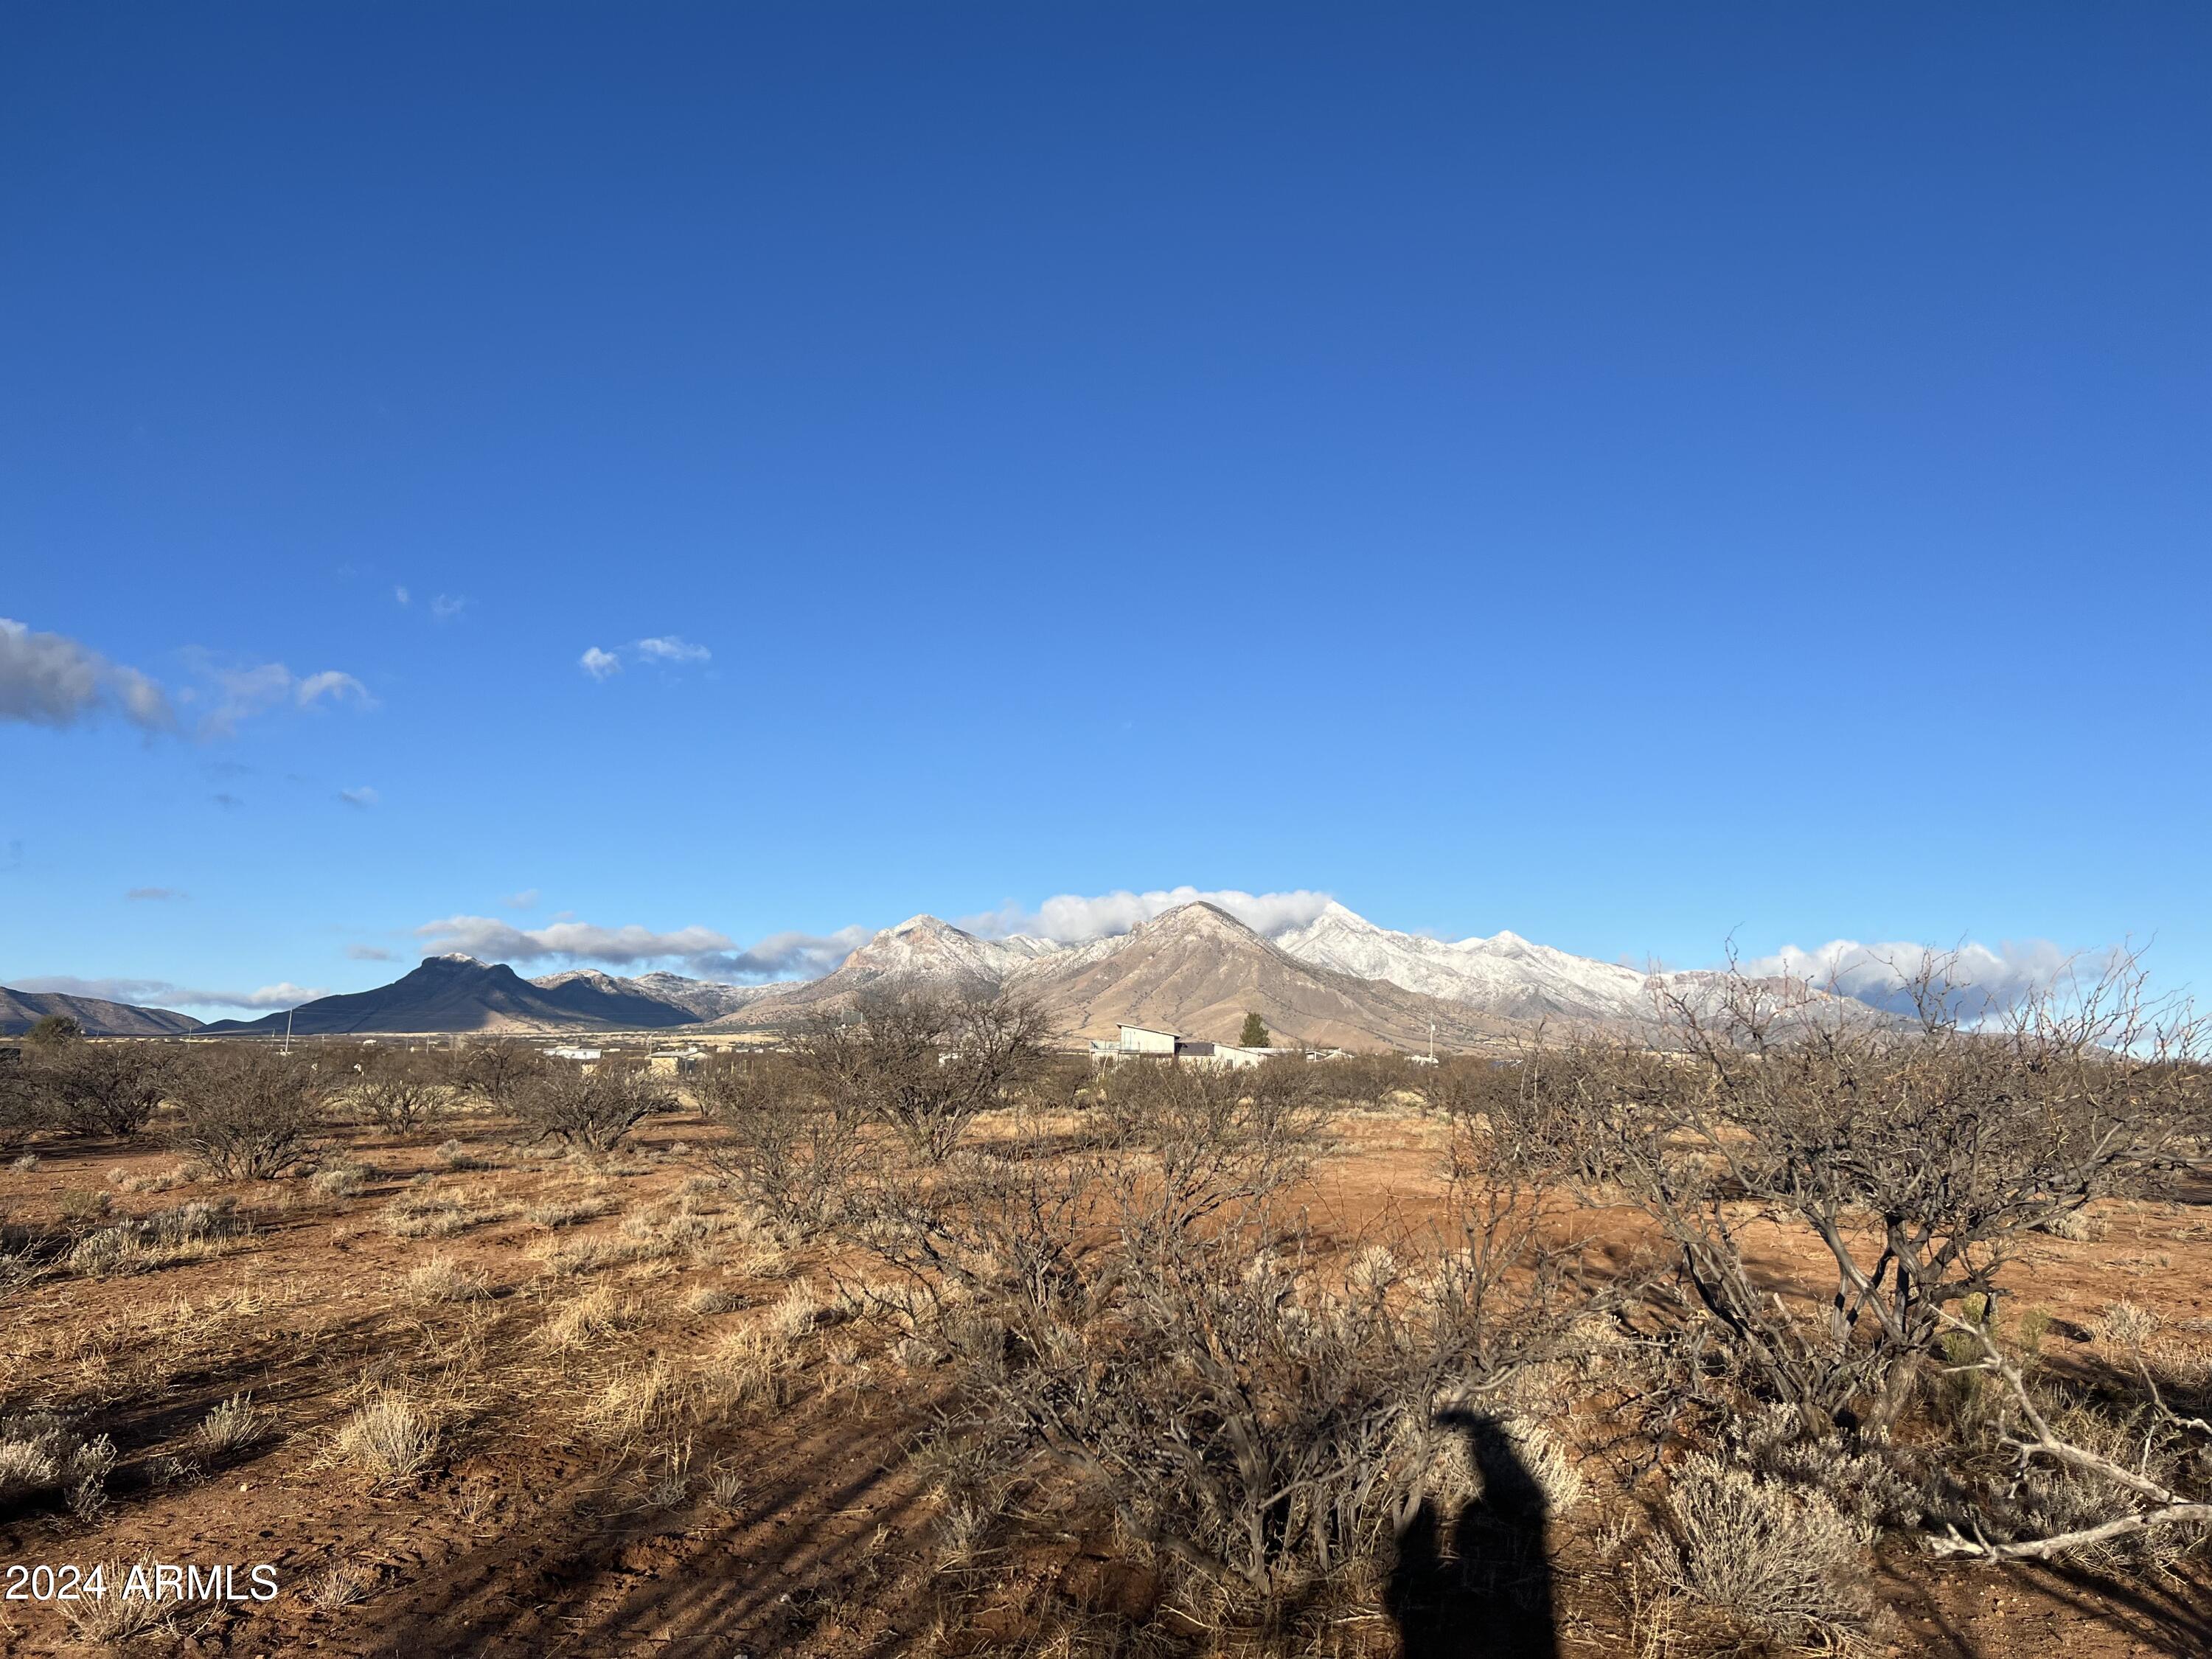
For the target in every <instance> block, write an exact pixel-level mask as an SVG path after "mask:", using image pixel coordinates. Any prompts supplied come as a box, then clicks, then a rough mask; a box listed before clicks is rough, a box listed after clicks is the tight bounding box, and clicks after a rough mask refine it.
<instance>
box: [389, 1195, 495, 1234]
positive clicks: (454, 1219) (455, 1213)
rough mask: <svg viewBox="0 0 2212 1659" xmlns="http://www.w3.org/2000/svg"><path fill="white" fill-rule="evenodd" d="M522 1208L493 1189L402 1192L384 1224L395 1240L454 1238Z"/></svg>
mask: <svg viewBox="0 0 2212 1659" xmlns="http://www.w3.org/2000/svg"><path fill="white" fill-rule="evenodd" d="M521 1207H522V1206H520V1205H519V1204H516V1203H514V1202H513V1201H512V1200H507V1199H502V1198H501V1197H500V1196H499V1195H498V1194H495V1193H494V1192H492V1191H491V1190H490V1189H489V1188H482V1187H478V1188H456V1189H454V1190H453V1191H452V1192H441V1191H438V1190H436V1189H435V1188H419V1189H417V1190H416V1191H414V1192H409V1193H402V1194H399V1196H398V1197H397V1198H395V1199H393V1200H392V1202H391V1203H390V1204H388V1205H386V1206H385V1208H384V1213H383V1215H382V1217H381V1218H380V1223H381V1225H382V1226H383V1228H384V1231H386V1232H387V1233H389V1234H391V1235H392V1237H394V1238H450V1237H453V1235H454V1234H455V1233H461V1232H466V1231H468V1230H469V1229H470V1228H471V1227H479V1226H482V1225H484V1224H485V1223H486V1222H489V1221H505V1220H506V1219H507V1218H509V1217H510V1216H513V1215H517V1214H520V1212H521Z"/></svg>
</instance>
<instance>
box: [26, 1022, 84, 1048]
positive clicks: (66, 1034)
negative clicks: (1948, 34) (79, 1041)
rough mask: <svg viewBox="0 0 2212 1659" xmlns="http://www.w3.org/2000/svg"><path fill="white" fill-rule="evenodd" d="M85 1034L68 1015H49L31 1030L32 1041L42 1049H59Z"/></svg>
mask: <svg viewBox="0 0 2212 1659" xmlns="http://www.w3.org/2000/svg"><path fill="white" fill-rule="evenodd" d="M83 1035H84V1032H83V1031H82V1030H81V1029H80V1028H79V1027H78V1025H77V1023H76V1021H75V1020H73V1019H71V1018H70V1017H69V1016H68V1015H67V1014H48V1015H47V1016H46V1018H44V1019H42V1020H40V1022H39V1023H38V1024H36V1025H33V1027H32V1028H31V1041H32V1042H35V1043H37V1044H38V1045H39V1047H40V1048H59V1047H60V1046H61V1045H62V1044H63V1043H64V1042H70V1041H72V1040H74V1039H76V1038H77V1037H81V1036H83Z"/></svg>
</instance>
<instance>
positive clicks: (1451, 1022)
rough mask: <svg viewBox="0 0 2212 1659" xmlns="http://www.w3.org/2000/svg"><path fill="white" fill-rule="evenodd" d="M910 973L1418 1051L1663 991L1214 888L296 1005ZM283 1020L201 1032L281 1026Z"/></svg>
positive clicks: (633, 994) (467, 972) (493, 1010)
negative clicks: (1060, 937) (1138, 903)
mask: <svg viewBox="0 0 2212 1659" xmlns="http://www.w3.org/2000/svg"><path fill="white" fill-rule="evenodd" d="M916 983H919V984H928V985H936V986H940V987H945V988H948V989H963V990H992V989H997V988H1001V987H1003V988H1005V989H1006V990H1009V991H1013V992H1018V993H1019V994H1023V995H1024V996H1027V997H1030V998H1031V999H1033V1000H1036V1002H1037V1003H1038V1004H1039V1005H1040V1006H1042V1007H1043V1008H1044V1009H1045V1011H1046V1012H1047V1013H1048V1014H1049V1015H1050V1016H1051V1017H1052V1018H1053V1020H1054V1024H1055V1025H1056V1026H1057V1028H1058V1029H1059V1030H1061V1031H1062V1032H1064V1033H1066V1034H1067V1035H1069V1036H1112V1035H1113V1033H1114V1030H1115V1026H1116V1025H1117V1024H1121V1023H1124V1022H1126V1023H1127V1024H1143V1025H1154V1026H1160V1027H1164V1028H1168V1029H1172V1030H1177V1031H1181V1032H1183V1033H1185V1034H1186V1035H1189V1036H1197V1037H1202V1038H1212V1039H1214V1040H1217V1041H1220V1040H1229V1039H1232V1038H1234V1037H1235V1036H1236V1035H1237V1031H1238V1030H1239V1029H1240V1028H1241V1026H1242V1025H1243V1019H1244V1016H1245V1015H1246V1014H1247V1013H1248V1012H1251V1013H1257V1014H1259V1015H1260V1017H1261V1018H1262V1019H1263V1020H1265V1021H1266V1022H1267V1026H1268V1029H1269V1030H1271V1031H1273V1032H1275V1033H1276V1034H1278V1035H1279V1036H1282V1037H1284V1038H1285V1039H1289V1040H1292V1041H1296V1042H1306V1043H1317V1044H1326V1045H1332V1046H1340V1047H1346V1048H1378V1047H1390V1048H1419V1047H1421V1046H1423V1045H1425V1044H1426V1043H1427V1042H1430V1041H1431V1039H1432V1038H1433V1040H1434V1041H1436V1042H1440V1043H1442V1044H1443V1045H1445V1046H1446V1047H1450V1048H1471V1047H1480V1046H1484V1045H1486V1044H1488V1043H1492V1042H1496V1041H1497V1040H1498V1039H1501V1038H1505V1037H1510V1036H1513V1035H1515V1034H1516V1033H1518V1032H1522V1031H1525V1030H1528V1029H1530V1028H1532V1027H1533V1025H1534V1024H1535V1023H1536V1022H1538V1021H1540V1020H1541V1021H1550V1022H1553V1023H1555V1024H1570V1025H1575V1026H1603V1027H1607V1028H1618V1027H1623V1026H1626V1025H1630V1024H1638V1023H1640V1022H1642V1021H1643V1020H1644V1019H1646V1018H1648V1017H1649V1013H1650V979H1649V977H1648V976H1647V975H1644V974H1642V973H1639V972H1638V971H1637V970H1636V969H1632V968H1626V967H1621V966H1620V965H1618V964H1615V963H1602V962H1595V961H1592V960H1590V959H1589V958H1587V957H1577V956H1573V955H1571V954H1569V953H1568V952H1566V951H1555V950H1553V949H1551V948H1550V947H1548V946H1547V945H1537V944H1534V943H1533V942H1532V941H1530V940H1528V939H1522V938H1521V937H1519V936H1518V935H1517V934H1514V933H1498V934H1496V935H1493V936H1492V937H1490V938H1487V939H1482V938H1476V939H1462V940H1458V941H1450V940H1443V939H1428V938H1425V937H1422V936H1420V935H1419V934H1413V933H1395V932H1393V931H1391V930H1390V929H1388V928H1384V927H1376V925H1375V924H1374V923H1372V922H1370V921H1367V920H1366V919H1365V918H1364V917H1362V916H1359V915H1356V914H1354V913H1353V912H1352V911H1351V910H1349V909H1347V908H1345V907H1344V906H1343V905H1340V904H1337V903H1334V902H1332V903H1330V904H1328V906H1327V907H1326V908H1323V909H1322V911H1321V913H1320V914H1319V915H1316V916H1315V917H1314V918H1313V919H1312V920H1311V921H1308V922H1305V923H1304V924H1302V925H1299V926H1297V927H1287V928H1284V929H1280V930H1278V931H1277V932H1276V933H1274V934H1273V936H1272V937H1267V936H1263V935H1261V934H1260V933H1255V932H1254V931H1253V930H1252V929H1251V928H1250V927H1247V926H1246V925H1245V924H1244V923H1243V922H1242V921H1238V920H1237V918H1236V917H1234V916H1232V915H1230V914H1229V913H1228V912H1227V911H1225V910H1222V909H1220V908H1216V907H1215V906H1213V905H1212V904H1209V903H1206V902H1202V901H1201V902H1193V903H1189V904H1185V905H1182V906H1180V907H1178V908H1176V909H1173V910H1170V911H1168V912H1166V913H1164V914H1163V915H1158V916H1156V917H1154V918H1152V920H1151V921H1146V922H1144V923H1142V924H1140V925H1139V926H1138V927H1135V928H1133V929H1132V930H1131V931H1130V932H1128V933H1121V934H1118V935H1114V936H1111V937H1108V938H1103V939H1090V940H1085V941H1082V942H1079V943H1073V944H1063V943H1060V942H1059V941H1056V940H1053V939H1041V938H1037V937H1036V936H1035V935H1030V934H1016V935H1014V936H1012V937H1011V938H1004V939H986V938H982V937H980V936H978V935H976V934H974V933H968V932H966V931H964V930H963V929H961V928H959V927H954V926H953V925H952V924H951V923H950V922H947V921H941V920H939V918H937V917H935V916H929V915H920V916H913V917H909V918H908V920H907V921H902V922H900V923H899V924H898V925H897V926H896V927H886V928H884V930H883V931H882V932H880V933H877V934H876V935H875V936H874V937H873V938H872V939H869V940H868V941H867V942H866V944H864V945H861V946H860V948H859V949H857V950H855V951H853V952H852V953H851V954H850V955H849V956H848V957H846V958H845V959H844V961H843V962H842V963H840V964H839V965H838V966H837V967H836V969H833V970H832V971H830V972H829V973H828V974H825V975H823V976H822V977H820V978H818V979H813V980H805V981H778V982H773V983H769V984H762V985H725V984H720V983H717V982H715V981H708V980H696V979H687V978H685V977H684V976H683V975H678V974H671V973H653V974H645V975H638V976H636V977H634V978H624V977H621V976H618V975H613V974H607V973H603V972H599V971H598V970H596V969H569V970H567V971H565V972H562V973H556V974H548V975H543V976H541V977H539V978H536V979H525V978H523V977H522V976H521V975H518V974H517V973H515V971H514V970H513V969H512V968H509V967H507V965H505V964H504V963H482V962H478V961H477V960H476V959H475V958H473V957H465V956H442V957H429V958H428V959H426V960H425V961H424V962H423V963H422V965H421V966H420V967H418V968H416V969H414V970H413V971H412V972H410V973H409V974H407V975H404V976H403V977H401V978H400V979H398V980H397V981H393V982H392V984H390V985H386V986H383V987H379V988H377V989H375V990H372V991H362V992H356V993H353V994H348V995H343V996H331V997H324V998H320V999H319V1000H315V1001H313V1002H309V1003H304V1004H302V1005H301V1006H299V1007H298V1008H296V1009H294V1010H292V1011H291V1012H290V1014H289V1019H290V1023H291V1030H293V1032H294V1033H295V1035H299V1036H313V1035H317V1034H324V1033H328V1034H332V1035H336V1034H341V1033H366V1032H398V1031H414V1032H429V1031H483V1032H513V1033H533V1032H553V1031H563V1030H674V1029H677V1028H681V1027H690V1028H692V1029H695V1030H714V1031H738V1030H763V1029H772V1028H775V1027H778V1026H783V1025H788V1024H793V1023H794V1022H797V1021H799V1020H802V1019H804V1018H807V1017H809V1016H810V1015H813V1014H817V1013H820V1012H836V1011H840V1010H843V1009H848V1008H850V1007H852V1006H854V1004H856V1003H857V1002H859V1001H860V1000H862V999H863V998H865V997H866V995H867V994H870V993H871V992H873V991H877V990H880V989H884V988H887V987H893V986H898V985H904V984H916ZM167 1018H172V1019H182V1018H183V1016H180V1015H177V1016H168V1017H167ZM287 1018H288V1016H287V1015H285V1014H283V1013H278V1014H272V1015H269V1016H266V1017H264V1018H260V1019H255V1020H250V1021H243V1020H223V1021H219V1022H217V1023H216V1024H212V1025H209V1026H207V1027H205V1028H204V1030H206V1031H207V1032H208V1033H210V1035H221V1034H224V1033H228V1032H249V1031H250V1032H273V1031H281V1030H284V1029H285V1023H286V1020H287Z"/></svg>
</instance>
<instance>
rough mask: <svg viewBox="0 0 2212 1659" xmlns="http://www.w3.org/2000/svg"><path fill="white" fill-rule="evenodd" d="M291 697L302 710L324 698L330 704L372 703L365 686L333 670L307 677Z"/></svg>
mask: <svg viewBox="0 0 2212 1659" xmlns="http://www.w3.org/2000/svg"><path fill="white" fill-rule="evenodd" d="M278 667H279V669H280V670H281V669H282V667H283V665H282V664H279V665H278ZM293 696H295V697H296V698H297V699H298V700H299V703H300V707H301V708H311V707H313V705H314V704H315V703H317V702H320V701H321V700H322V699H323V698H325V697H328V698H329V699H330V700H331V702H347V701H349V700H350V701H352V702H356V703H360V704H362V705H363V706H366V705H368V703H370V702H374V698H372V697H371V696H369V695H368V687H367V686H365V685H363V684H362V683H361V682H360V681H359V680H357V679H356V678H354V677H353V676H352V675H350V674H341V673H339V672H338V671H337V669H335V668H325V670H323V671H322V672H321V673H319V674H310V675H308V676H307V678H305V679H303V680H301V682H300V684H298V686H297V687H296V688H295V690H294V692H293Z"/></svg>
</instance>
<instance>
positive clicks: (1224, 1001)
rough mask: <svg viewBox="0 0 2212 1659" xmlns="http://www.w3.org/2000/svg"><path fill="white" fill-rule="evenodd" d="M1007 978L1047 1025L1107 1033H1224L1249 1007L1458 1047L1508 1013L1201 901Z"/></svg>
mask: <svg viewBox="0 0 2212 1659" xmlns="http://www.w3.org/2000/svg"><path fill="white" fill-rule="evenodd" d="M1347 914H1349V913H1347ZM1006 983H1007V985H1008V987H1010V988H1011V989H1013V990H1015V991H1018V992H1019V993H1021V994H1024V995H1027V996H1030V997H1033V998H1035V999H1036V1001H1037V1002H1038V1004H1039V1005H1040V1006H1042V1007H1043V1008H1044V1010H1045V1011H1046V1012H1047V1013H1048V1014H1049V1015H1051V1016H1052V1018H1053V1022H1054V1026H1055V1027H1056V1028H1057V1029H1059V1030H1064V1031H1070V1032H1073V1033H1075V1034H1076V1035H1079V1036H1112V1035H1113V1033H1114V1030H1115V1025H1116V1024H1118V1023H1119V1022H1121V1021H1124V1020H1127V1021H1129V1022H1131V1023H1132V1024H1141V1025H1155V1026H1162V1027H1165V1028H1166V1029H1169V1030H1177V1031H1182V1032H1183V1033H1185V1034H1186V1035H1188V1036H1198V1037H1203V1038H1206V1039H1210V1040H1212V1041H1215V1042H1231V1041H1234V1040H1235V1038H1236V1037H1237V1033H1238V1031H1239V1030H1241V1029H1242V1027H1243V1022H1244V1017H1245V1016H1246V1015H1247V1014H1248V1013H1256V1014H1258V1015H1259V1016H1260V1017H1261V1019H1262V1020H1264V1021H1265V1022H1266V1023H1267V1028H1268V1030H1271V1031H1273V1032H1274V1033H1276V1034H1277V1035H1278V1036H1281V1037H1283V1038H1284V1039H1285V1040H1287V1041H1290V1042H1319V1043H1329V1044H1343V1045H1346V1046H1347V1047H1352V1048H1373V1047H1375V1046H1376V1045H1377V1044H1383V1045H1386V1046H1389V1047H1391V1048H1418V1047H1419V1046H1420V1045H1422V1044H1423V1043H1425V1042H1427V1041H1428V1040H1429V1038H1430V1036H1431V1032H1433V1033H1434V1034H1435V1035H1436V1036H1437V1038H1438V1039H1439V1040H1441V1041H1443V1042H1445V1043H1446V1044H1447V1045H1448V1046H1456V1047H1460V1048H1468V1047H1473V1046H1477V1045H1480V1044H1482V1043H1485V1042H1487V1041H1489V1040H1490V1039H1492V1038H1494V1037H1496V1036H1499V1035H1501V1034H1502V1033H1504V1030H1506V1028H1507V1027H1508V1026H1509V1025H1510V1022H1508V1021H1504V1020H1499V1019H1495V1018H1492V1016H1490V1015H1489V1014H1488V1013H1486V1012H1483V1011H1480V1010H1477V1009H1474V1008H1471V1007H1468V1006H1465V1005H1463V1004H1459V1003H1453V1002H1446V1001H1443V1000H1439V999H1437V998H1434V997H1430V996H1425V995H1423V994H1420V993H1419V992H1414V991H1409V990H1407V989H1405V988H1404V987H1401V986H1399V985H1396V984H1394V983H1392V982H1390V981H1381V980H1376V979H1374V978H1372V977H1369V976H1364V975H1352V974H1346V973H1342V972H1340V971H1338V970H1336V969H1332V968H1328V967H1326V966H1323V965H1321V964H1319V963H1310V962H1304V961H1301V960H1299V959H1298V958H1297V957H1294V956H1292V955H1291V954H1290V953H1289V952H1288V951H1284V950H1283V949H1282V948H1281V947H1280V946H1279V945H1274V944H1272V943H1270V942H1269V941H1268V940H1267V939H1263V938H1261V936H1260V935H1259V934H1257V933H1254V932H1253V931H1252V930H1251V929H1250V928H1249V927H1246V926H1245V925H1244V924H1243V922H1241V921H1238V920H1237V918H1236V917H1234V916H1232V915H1230V914H1229V913H1228V912H1227V911H1225V910H1223V909H1221V908H1218V907H1217V906H1215V905H1212V904H1209V903H1206V902H1203V901H1199V902H1193V903H1189V904H1183V905H1180V906H1178V907H1176V908H1175V909H1172V910H1169V911H1166V912H1164V913H1163V914H1162V915H1157V916H1155V917H1153V918H1152V920H1151V921H1146V922H1141V923H1139V925H1138V926H1137V927H1134V928H1133V929H1131V930H1130V931H1129V932H1128V933H1122V934H1120V935H1117V936H1115V937H1113V938H1109V939H1097V940H1093V941H1091V942H1090V943H1088V944H1085V945H1080V946H1078V947H1076V948H1073V949H1068V950H1061V951H1055V952H1053V953H1051V954H1048V955H1045V956H1042V957H1039V958H1037V959H1036V961H1035V962H1033V963H1031V964H1030V965H1029V966H1027V967H1024V969H1021V970H1020V971H1019V972H1018V973H1016V974H1015V975H1012V977H1011V978H1010V979H1009V980H1008V981H1006Z"/></svg>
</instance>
